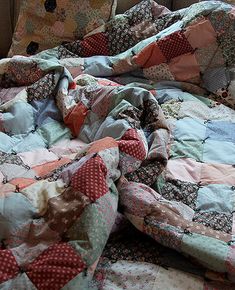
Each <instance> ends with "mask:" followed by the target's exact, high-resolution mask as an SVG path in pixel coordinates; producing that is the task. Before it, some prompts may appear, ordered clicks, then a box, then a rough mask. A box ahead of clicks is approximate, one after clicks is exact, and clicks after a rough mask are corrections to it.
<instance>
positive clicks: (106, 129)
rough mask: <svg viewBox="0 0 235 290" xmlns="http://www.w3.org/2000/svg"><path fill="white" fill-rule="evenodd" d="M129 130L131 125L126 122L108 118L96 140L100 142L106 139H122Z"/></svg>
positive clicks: (96, 135)
mask: <svg viewBox="0 0 235 290" xmlns="http://www.w3.org/2000/svg"><path fill="white" fill-rule="evenodd" d="M128 129H130V125H129V123H128V122H127V121H126V120H115V119H113V118H112V117H108V118H106V119H105V121H104V122H103V123H102V124H101V126H100V128H99V129H98V131H97V133H96V134H95V137H94V139H95V140H99V139H102V138H105V137H113V138H114V139H120V138H121V137H122V135H123V134H124V133H125V132H126V131H127V130H128Z"/></svg>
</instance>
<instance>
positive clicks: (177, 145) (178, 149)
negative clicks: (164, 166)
mask: <svg viewBox="0 0 235 290" xmlns="http://www.w3.org/2000/svg"><path fill="white" fill-rule="evenodd" d="M202 152H203V143H202V142H201V141H184V140H179V141H175V142H174V143H173V144H172V146H171V151H170V156H171V158H192V159H195V160H196V161H199V162H200V161H202Z"/></svg>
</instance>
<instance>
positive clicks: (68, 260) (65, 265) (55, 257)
mask: <svg viewBox="0 0 235 290" xmlns="http://www.w3.org/2000/svg"><path fill="white" fill-rule="evenodd" d="M84 268H85V264H84V262H83V261H82V259H81V257H80V256H79V255H78V254H77V253H76V252H75V251H74V249H73V248H72V247H71V246H70V245H68V244H67V243H60V244H55V245H53V246H52V247H50V248H48V249H47V250H45V251H44V252H43V253H42V254H41V255H40V256H39V257H38V258H37V259H36V260H35V261H34V262H33V263H31V264H30V265H29V266H28V267H27V271H26V273H27V275H28V277H29V278H30V280H31V281H32V282H33V283H34V285H35V286H36V288H37V289H38V290H48V289H53V290H59V289H62V288H63V287H64V285H66V284H67V283H68V282H69V281H70V280H72V279H73V278H74V277H75V276H77V275H78V274H79V273H81V272H82V271H83V270H84Z"/></svg>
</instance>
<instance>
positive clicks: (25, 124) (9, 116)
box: [3, 101, 35, 135]
mask: <svg viewBox="0 0 235 290" xmlns="http://www.w3.org/2000/svg"><path fill="white" fill-rule="evenodd" d="M3 124H4V129H5V131H6V132H7V133H8V134H9V135H19V134H27V133H29V132H30V131H32V130H34V128H35V124H34V114H33V108H32V106H31V105H29V104H28V103H26V102H22V101H20V102H16V103H14V104H13V105H12V106H11V107H10V109H9V111H8V112H7V113H4V114H3Z"/></svg>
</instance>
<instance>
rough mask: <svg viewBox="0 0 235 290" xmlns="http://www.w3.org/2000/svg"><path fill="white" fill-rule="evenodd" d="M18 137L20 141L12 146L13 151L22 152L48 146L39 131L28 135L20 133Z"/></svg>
mask: <svg viewBox="0 0 235 290" xmlns="http://www.w3.org/2000/svg"><path fill="white" fill-rule="evenodd" d="M17 137H18V142H16V144H15V145H14V146H13V147H12V148H11V151H15V152H17V153H20V152H26V151H32V150H35V149H39V148H45V147H46V144H45V142H43V140H42V138H41V137H40V136H39V134H38V133H37V132H32V133H30V134H28V135H27V136H24V135H20V136H17Z"/></svg>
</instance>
